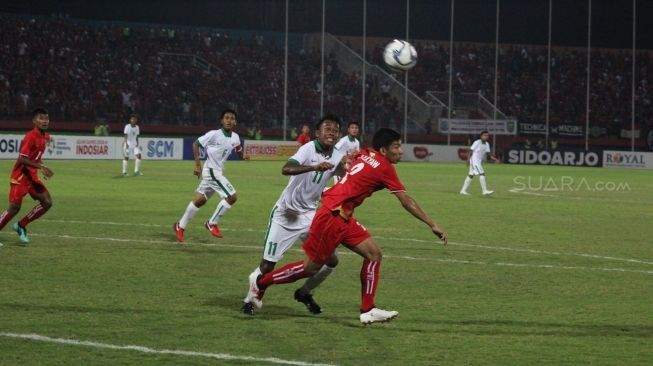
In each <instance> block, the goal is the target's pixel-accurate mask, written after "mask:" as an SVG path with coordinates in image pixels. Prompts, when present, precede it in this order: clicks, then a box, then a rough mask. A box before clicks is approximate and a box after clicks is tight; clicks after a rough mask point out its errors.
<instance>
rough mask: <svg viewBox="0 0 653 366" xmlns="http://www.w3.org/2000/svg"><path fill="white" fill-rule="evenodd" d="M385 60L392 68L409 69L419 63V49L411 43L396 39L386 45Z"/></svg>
mask: <svg viewBox="0 0 653 366" xmlns="http://www.w3.org/2000/svg"><path fill="white" fill-rule="evenodd" d="M383 61H385V63H386V65H388V67H390V68H391V69H394V70H401V71H408V70H410V69H412V68H413V67H414V66H415V65H416V64H417V51H415V47H413V45H411V44H410V43H408V42H406V41H402V40H399V39H395V40H394V41H392V42H390V43H388V45H387V46H385V50H383Z"/></svg>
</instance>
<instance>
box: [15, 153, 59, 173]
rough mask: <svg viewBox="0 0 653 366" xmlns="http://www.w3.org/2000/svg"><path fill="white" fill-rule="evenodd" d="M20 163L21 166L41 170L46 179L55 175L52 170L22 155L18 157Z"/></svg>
mask: <svg viewBox="0 0 653 366" xmlns="http://www.w3.org/2000/svg"><path fill="white" fill-rule="evenodd" d="M18 162H19V163H20V164H23V165H26V166H29V167H32V168H36V169H39V170H40V171H42V172H43V176H44V177H45V179H48V178H50V177H52V176H53V175H54V172H53V171H52V170H50V168H48V167H47V166H45V165H43V164H39V163H35V162H33V161H31V160H29V158H28V157H27V156H25V155H20V156H19V157H18Z"/></svg>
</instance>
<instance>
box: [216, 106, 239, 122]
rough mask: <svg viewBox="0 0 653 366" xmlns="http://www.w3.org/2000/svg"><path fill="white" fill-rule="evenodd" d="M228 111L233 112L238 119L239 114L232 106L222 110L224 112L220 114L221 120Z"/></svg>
mask: <svg viewBox="0 0 653 366" xmlns="http://www.w3.org/2000/svg"><path fill="white" fill-rule="evenodd" d="M227 113H231V114H233V115H234V117H236V119H238V114H237V113H236V111H234V110H233V109H231V108H227V109H223V110H222V113H221V114H220V120H221V121H222V119H223V118H224V116H225V114H227Z"/></svg>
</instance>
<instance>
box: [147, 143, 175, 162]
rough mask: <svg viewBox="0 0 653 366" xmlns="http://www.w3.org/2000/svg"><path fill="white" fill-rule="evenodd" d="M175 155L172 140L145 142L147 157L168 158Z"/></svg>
mask: <svg viewBox="0 0 653 366" xmlns="http://www.w3.org/2000/svg"><path fill="white" fill-rule="evenodd" d="M173 156H175V143H174V141H165V140H158V141H149V142H148V143H147V157H149V158H154V157H157V158H169V157H173Z"/></svg>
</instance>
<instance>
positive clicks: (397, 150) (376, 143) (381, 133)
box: [372, 128, 404, 164]
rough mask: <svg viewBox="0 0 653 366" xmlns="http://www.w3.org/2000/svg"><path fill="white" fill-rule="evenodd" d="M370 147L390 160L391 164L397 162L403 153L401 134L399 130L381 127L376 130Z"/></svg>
mask: <svg viewBox="0 0 653 366" xmlns="http://www.w3.org/2000/svg"><path fill="white" fill-rule="evenodd" d="M372 147H373V148H374V150H376V151H378V152H380V153H381V155H383V156H385V157H386V158H387V159H388V160H390V162H391V163H392V164H396V163H398V162H399V160H401V156H402V155H403V154H404V151H403V150H402V149H401V135H400V134H399V132H397V131H395V130H391V129H389V128H382V129H380V130H378V131H376V133H375V134H374V137H373V138H372Z"/></svg>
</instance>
